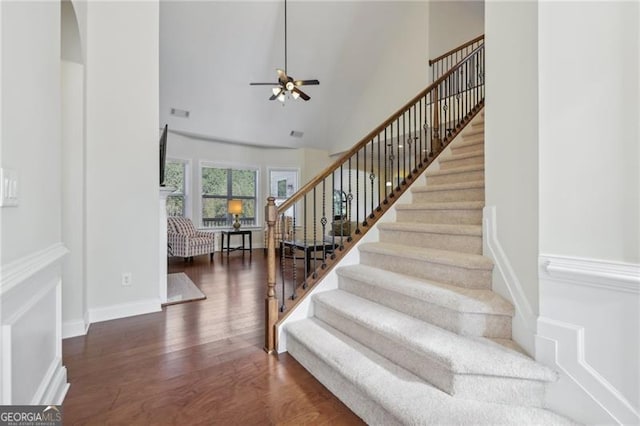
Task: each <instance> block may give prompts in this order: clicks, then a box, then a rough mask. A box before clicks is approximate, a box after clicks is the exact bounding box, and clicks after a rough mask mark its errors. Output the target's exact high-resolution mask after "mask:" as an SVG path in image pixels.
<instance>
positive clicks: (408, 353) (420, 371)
mask: <svg viewBox="0 0 640 426" xmlns="http://www.w3.org/2000/svg"><path fill="white" fill-rule="evenodd" d="M314 313H315V316H316V318H318V319H320V320H322V321H324V322H326V323H327V324H329V325H330V326H332V327H333V328H335V329H336V330H339V331H341V332H342V333H344V334H346V335H347V336H349V337H350V338H352V339H353V340H355V341H357V342H358V343H360V344H362V345H364V346H367V347H368V348H369V349H371V350H373V351H375V352H377V353H379V354H380V355H382V356H383V357H385V358H387V359H389V360H391V361H393V362H394V363H396V364H398V365H399V366H400V367H402V368H404V369H406V370H408V371H410V372H412V373H413V374H415V375H416V376H418V377H420V378H422V379H424V380H426V381H427V382H429V383H430V384H432V385H433V386H435V387H436V388H438V389H440V390H442V391H443V392H446V393H448V394H450V395H451V394H452V393H453V392H454V389H453V374H452V373H451V372H450V371H449V370H448V369H447V368H446V367H444V366H443V365H441V364H440V363H438V362H436V361H435V360H433V359H430V358H428V357H427V356H426V355H425V354H419V353H417V352H415V351H413V350H410V349H407V348H405V347H403V346H401V345H399V344H398V343H397V342H394V341H392V340H391V339H389V338H388V337H387V336H384V335H381V334H378V333H375V332H373V331H372V330H369V329H368V328H366V327H365V326H363V325H361V324H359V323H356V322H354V321H351V320H350V319H349V318H347V317H346V316H343V315H341V314H339V313H337V312H335V311H333V310H331V309H327V308H326V307H325V306H324V305H322V304H319V303H315V304H314Z"/></svg>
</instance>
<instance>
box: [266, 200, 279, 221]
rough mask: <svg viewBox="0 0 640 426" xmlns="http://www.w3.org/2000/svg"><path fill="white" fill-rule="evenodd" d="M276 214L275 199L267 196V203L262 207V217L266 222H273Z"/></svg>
mask: <svg viewBox="0 0 640 426" xmlns="http://www.w3.org/2000/svg"><path fill="white" fill-rule="evenodd" d="M277 216H278V214H277V209H276V199H275V197H269V198H267V205H266V206H265V207H264V217H265V218H266V220H267V222H273V223H275V221H276V217H277Z"/></svg>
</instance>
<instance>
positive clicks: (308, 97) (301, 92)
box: [292, 87, 311, 101]
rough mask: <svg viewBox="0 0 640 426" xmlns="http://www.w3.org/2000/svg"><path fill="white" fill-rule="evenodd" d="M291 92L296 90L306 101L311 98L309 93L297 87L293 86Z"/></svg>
mask: <svg viewBox="0 0 640 426" xmlns="http://www.w3.org/2000/svg"><path fill="white" fill-rule="evenodd" d="M292 92H296V93H297V94H298V95H300V97H301V98H302V99H304V100H305V101H308V100H309V99H311V97H310V96H309V95H307V94H306V93H304V92H303V91H302V90H300V89H298V88H297V87H294V88H293V90H292Z"/></svg>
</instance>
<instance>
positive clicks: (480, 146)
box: [451, 138, 484, 155]
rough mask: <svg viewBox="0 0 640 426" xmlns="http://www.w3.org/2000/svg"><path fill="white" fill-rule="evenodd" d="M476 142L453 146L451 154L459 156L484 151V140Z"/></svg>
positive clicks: (480, 139)
mask: <svg viewBox="0 0 640 426" xmlns="http://www.w3.org/2000/svg"><path fill="white" fill-rule="evenodd" d="M476 139H477V140H476V141H475V142H470V143H466V142H467V141H465V143H464V144H459V145H457V146H456V145H452V146H451V154H453V155H459V154H468V153H470V152H477V151H479V150H484V138H476Z"/></svg>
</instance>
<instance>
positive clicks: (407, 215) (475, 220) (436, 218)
mask: <svg viewBox="0 0 640 426" xmlns="http://www.w3.org/2000/svg"><path fill="white" fill-rule="evenodd" d="M396 220H397V221H398V222H418V223H441V224H447V225H482V210H481V209H474V210H396Z"/></svg>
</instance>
